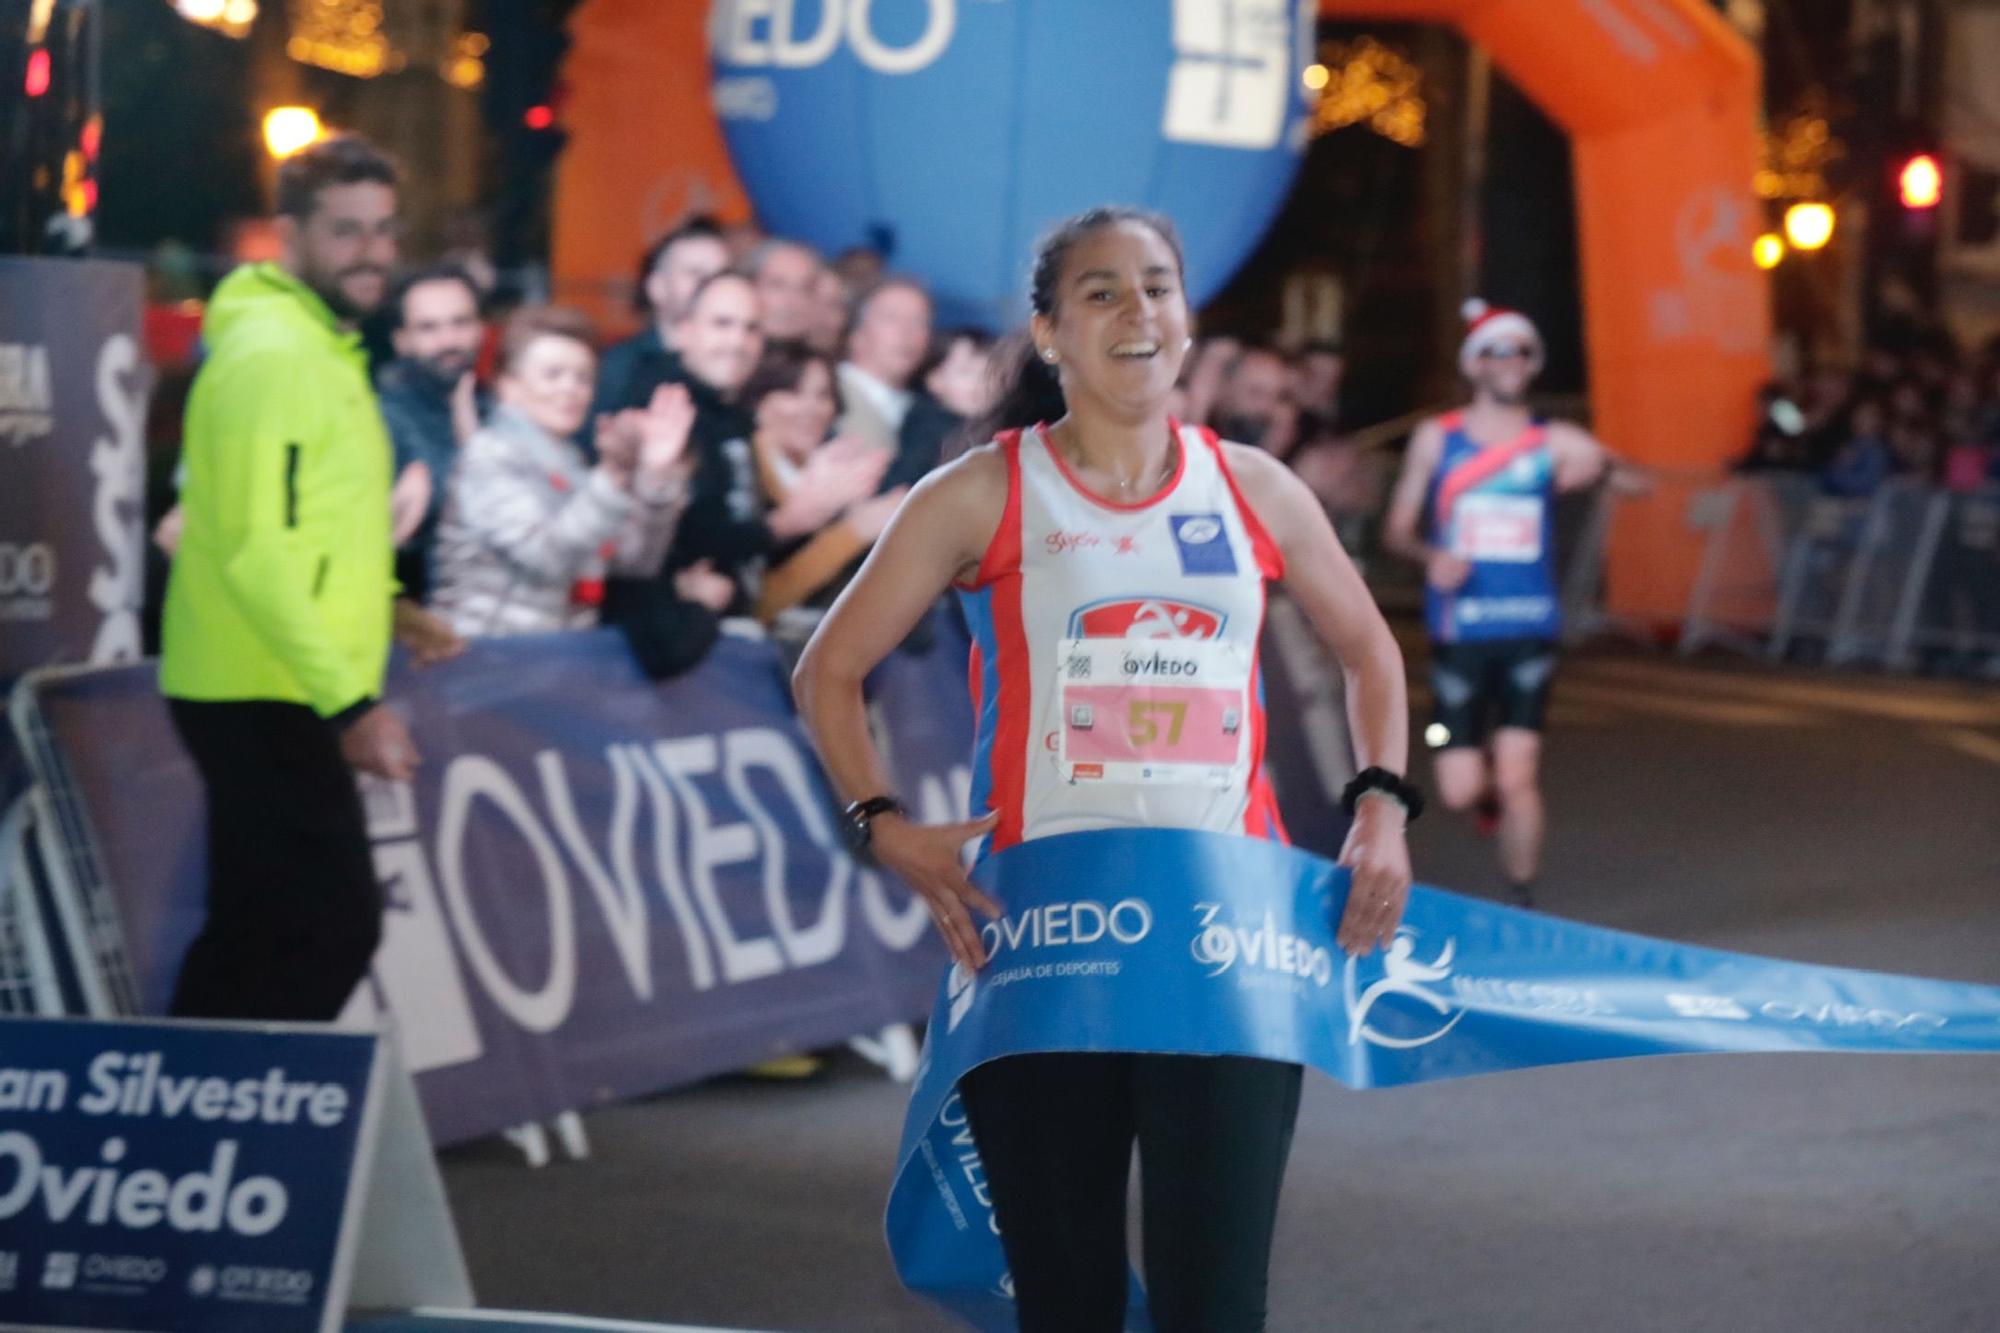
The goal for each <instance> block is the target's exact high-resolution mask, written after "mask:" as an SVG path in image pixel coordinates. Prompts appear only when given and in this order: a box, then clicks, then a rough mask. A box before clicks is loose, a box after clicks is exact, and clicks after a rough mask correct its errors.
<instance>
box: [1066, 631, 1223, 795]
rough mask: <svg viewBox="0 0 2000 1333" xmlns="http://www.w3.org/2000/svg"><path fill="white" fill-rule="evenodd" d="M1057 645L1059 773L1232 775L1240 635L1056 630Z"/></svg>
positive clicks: (1071, 776) (1089, 778)
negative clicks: (1080, 634)
mask: <svg viewBox="0 0 2000 1333" xmlns="http://www.w3.org/2000/svg"><path fill="white" fill-rule="evenodd" d="M1060 654H1061V660H1060V664H1059V669H1058V671H1057V678H1056V703H1057V706H1058V707H1059V708H1060V709H1061V713H1062V717H1061V724H1060V726H1059V727H1058V728H1057V734H1058V736H1059V737H1060V738H1061V741H1060V746H1059V750H1058V759H1059V762H1060V763H1061V765H1062V772H1063V777H1064V778H1065V779H1066V780H1068V781H1070V782H1142V783H1178V784H1186V785H1197V786H1215V787H1226V786H1228V785H1230V784H1231V783H1233V782H1235V781H1236V780H1238V778H1240V777H1241V775H1242V766H1243V764H1244V762H1245V757H1246V754H1247V750H1248V743H1249V731H1250V726H1249V685H1250V646H1249V645H1248V644H1239V643H1229V642H1215V641H1212V640H1211V641H1204V642H1188V641H1185V640H1181V641H1171V640H1169V641H1160V640H1153V641H1144V640H1130V639H1065V640H1063V642H1062V644H1061V645H1060Z"/></svg>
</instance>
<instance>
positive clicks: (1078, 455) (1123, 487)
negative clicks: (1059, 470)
mask: <svg viewBox="0 0 2000 1333" xmlns="http://www.w3.org/2000/svg"><path fill="white" fill-rule="evenodd" d="M1180 447H1181V442H1180V441H1179V440H1178V439H1176V438H1175V437H1174V434H1173V432H1172V431H1168V432H1167V452H1166V456H1165V457H1164V458H1162V459H1161V460H1160V466H1159V470H1158V473H1157V475H1156V476H1155V477H1154V478H1153V482H1154V484H1155V485H1158V484H1163V483H1165V481H1166V479H1167V478H1168V477H1169V476H1171V475H1173V469H1174V463H1175V460H1176V459H1177V458H1178V457H1179V454H1180ZM1064 452H1065V453H1067V454H1068V455H1069V456H1070V459H1071V461H1072V462H1073V463H1074V464H1075V466H1076V468H1077V470H1078V471H1082V470H1083V469H1084V468H1086V467H1087V466H1089V465H1088V464H1087V463H1086V462H1085V461H1084V457H1083V450H1082V449H1081V448H1078V447H1076V446H1075V445H1071V446H1069V447H1068V448H1066V449H1065V450H1064ZM1106 476H1107V477H1108V478H1109V480H1110V482H1111V484H1112V485H1113V486H1115V487H1116V488H1117V489H1118V492H1119V494H1121V495H1126V494H1130V493H1131V491H1132V490H1133V488H1134V487H1136V486H1138V485H1139V484H1140V482H1142V481H1144V480H1145V477H1144V475H1143V474H1142V475H1140V476H1137V477H1133V478H1131V479H1129V480H1127V479H1126V478H1124V477H1119V476H1114V475H1111V474H1109V473H1106Z"/></svg>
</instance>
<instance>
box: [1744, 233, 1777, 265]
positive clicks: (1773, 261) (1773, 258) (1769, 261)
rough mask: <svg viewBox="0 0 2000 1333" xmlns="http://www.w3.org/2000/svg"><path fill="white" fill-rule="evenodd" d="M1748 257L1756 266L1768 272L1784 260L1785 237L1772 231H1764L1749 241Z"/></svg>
mask: <svg viewBox="0 0 2000 1333" xmlns="http://www.w3.org/2000/svg"><path fill="white" fill-rule="evenodd" d="M1750 257H1751V258H1752V259H1754V260H1756V261H1757V267H1758V268H1761V269H1763V270H1764V271H1765V272H1767V273H1768V272H1770V271H1771V270H1772V269H1774V268H1776V267H1777V266H1778V265H1780V264H1782V263H1784V262H1785V238H1784V237H1782V236H1780V235H1778V233H1776V232H1774V231H1767V232H1765V233H1764V234H1763V235H1762V236H1759V237H1758V238H1757V239H1756V240H1755V241H1754V242H1752V243H1751V246H1750Z"/></svg>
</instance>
